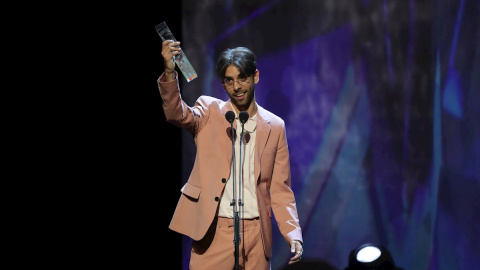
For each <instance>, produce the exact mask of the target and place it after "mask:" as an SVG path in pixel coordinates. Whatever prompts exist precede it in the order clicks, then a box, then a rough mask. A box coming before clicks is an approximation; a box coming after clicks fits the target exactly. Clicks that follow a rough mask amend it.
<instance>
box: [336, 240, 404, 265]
mask: <svg viewBox="0 0 480 270" xmlns="http://www.w3.org/2000/svg"><path fill="white" fill-rule="evenodd" d="M373 269H375V270H398V269H401V268H397V267H396V266H395V262H394V261H393V258H392V256H391V255H390V252H388V250H387V249H386V248H385V247H383V246H381V245H377V244H372V243H366V244H363V245H361V246H359V247H357V248H355V249H353V250H352V251H350V254H349V256H348V267H347V268H345V270H373Z"/></svg>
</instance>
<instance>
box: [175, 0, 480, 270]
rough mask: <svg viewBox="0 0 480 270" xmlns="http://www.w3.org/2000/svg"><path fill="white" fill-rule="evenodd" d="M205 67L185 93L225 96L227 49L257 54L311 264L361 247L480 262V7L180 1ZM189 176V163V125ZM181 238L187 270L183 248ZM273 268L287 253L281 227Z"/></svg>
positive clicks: (339, 264)
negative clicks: (284, 144)
mask: <svg viewBox="0 0 480 270" xmlns="http://www.w3.org/2000/svg"><path fill="white" fill-rule="evenodd" d="M182 5H183V8H182V10H183V12H182V39H181V41H182V42H183V46H182V47H183V49H184V51H185V52H186V54H187V56H188V57H189V59H190V61H191V62H192V64H193V65H194V67H195V68H196V71H197V73H198V74H199V77H198V79H196V80H194V81H192V82H190V83H187V82H186V80H185V79H183V78H182V81H181V82H182V87H183V88H182V89H183V98H184V100H185V101H186V102H187V103H188V104H190V105H193V104H194V102H195V100H196V99H197V98H198V97H199V96H200V95H201V94H207V95H213V96H217V97H221V98H227V96H226V94H225V93H224V91H223V89H222V87H221V84H220V82H219V80H218V79H217V78H216V76H215V74H214V70H213V67H214V64H215V59H216V57H217V56H218V54H219V53H220V52H221V51H222V50H224V49H225V48H227V47H236V46H246V47H249V48H251V49H252V50H253V51H254V52H256V55H257V58H258V62H259V66H258V69H259V70H260V83H259V84H258V85H257V87H256V90H257V91H256V97H257V102H258V103H259V104H261V105H263V106H264V107H265V108H267V109H268V110H270V111H272V112H274V113H276V114H277V115H279V116H281V117H282V118H283V119H284V120H285V122H286V128H287V136H288V143H289V149H290V153H291V166H292V186H293V190H294V191H295V193H296V195H297V203H298V205H297V206H298V209H299V214H300V221H301V224H302V228H303V230H304V237H305V243H304V245H305V252H304V256H303V257H304V258H305V259H307V260H316V261H321V262H323V263H324V264H326V265H329V266H331V267H333V268H335V269H343V268H344V267H345V266H346V265H347V263H348V262H347V258H348V253H349V251H350V250H352V249H353V248H355V247H357V246H359V245H360V244H362V243H365V242H375V243H380V244H382V245H384V246H386V247H387V249H388V250H390V252H391V253H392V255H393V257H394V259H395V261H396V262H397V265H398V266H400V267H403V268H404V269H409V270H415V269H445V270H446V269H476V268H480V260H479V259H478V256H477V255H476V254H480V245H479V243H478V240H477V239H480V233H479V232H480V230H479V229H478V228H479V227H480V215H479V213H480V202H479V199H478V198H479V197H480V170H479V169H478V168H479V167H480V109H479V108H480V106H479V105H480V93H479V91H480V89H479V88H480V80H479V75H478V74H480V50H479V48H480V38H479V34H480V31H479V30H478V29H479V20H478V17H479V15H480V13H479V5H480V4H479V2H478V1H475V0H460V1H452V0H428V1H415V0H409V1H391V0H390V1H389V0H383V1H368V0H365V1H349V0H336V1H308V0H304V1H298V0H297V1H286V0H284V1H281V0H279V1H220V0H217V1H211V0H210V1H207V0H203V1H202V0H200V1H189V0H183V1H182ZM182 138H183V139H182V145H183V147H182V164H183V167H182V168H183V169H182V177H181V181H182V183H184V182H185V181H186V179H187V177H188V174H189V172H190V169H191V166H192V162H193V159H194V147H193V140H192V138H191V136H190V135H189V134H188V133H186V132H183V133H182ZM188 242H189V241H188V240H187V239H184V243H185V248H184V252H183V258H184V268H183V269H187V261H188V256H189V250H188ZM273 256H274V257H273V263H272V269H275V270H278V269H283V268H284V267H285V265H286V262H287V260H288V258H289V256H290V253H289V249H288V245H287V244H286V243H285V241H284V240H283V238H282V237H281V236H280V234H279V233H278V231H275V235H274V250H273Z"/></svg>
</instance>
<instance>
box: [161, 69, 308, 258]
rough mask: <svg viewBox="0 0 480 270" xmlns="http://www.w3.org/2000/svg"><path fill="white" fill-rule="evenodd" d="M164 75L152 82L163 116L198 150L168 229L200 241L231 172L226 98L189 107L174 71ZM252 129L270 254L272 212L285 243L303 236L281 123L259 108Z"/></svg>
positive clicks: (263, 225) (207, 99)
mask: <svg viewBox="0 0 480 270" xmlns="http://www.w3.org/2000/svg"><path fill="white" fill-rule="evenodd" d="M163 76H164V75H163V74H162V76H160V78H159V79H158V81H157V82H158V86H159V91H160V95H161V97H162V100H163V110H164V113H165V117H166V120H167V122H169V123H171V124H173V125H175V126H178V127H181V128H185V129H187V130H188V131H190V132H191V133H192V134H193V136H194V140H195V145H196V148H197V153H196V157H195V162H194V165H193V169H192V171H191V174H190V176H189V178H188V180H187V182H186V183H185V185H184V186H183V187H182V189H181V195H180V199H179V201H178V204H177V207H176V209H175V212H174V214H173V217H172V220H171V223H170V226H169V228H170V229H172V230H173V231H176V232H178V233H181V234H184V235H186V236H189V237H190V238H192V239H193V240H200V239H202V238H203V237H204V236H205V234H206V232H207V230H208V228H209V226H210V225H211V223H212V221H213V220H214V218H215V215H216V213H217V209H218V206H219V203H220V198H221V196H222V192H223V189H224V188H225V185H226V183H225V182H226V181H225V180H227V179H228V178H229V175H230V168H231V161H232V142H231V140H230V137H229V134H231V133H229V132H230V128H231V125H230V123H229V122H228V121H227V120H226V119H225V113H226V112H227V111H229V110H232V106H231V101H230V100H228V101H227V102H225V101H222V100H219V99H216V98H213V97H209V96H201V97H200V98H198V99H197V101H196V103H195V105H194V106H193V107H190V106H188V105H187V104H186V103H185V102H184V101H183V100H182V98H181V94H180V90H179V86H178V74H177V80H175V81H173V82H163ZM257 106H258V104H257ZM234 128H236V121H234ZM256 132H257V135H256V140H255V154H254V156H255V157H254V164H255V165H254V171H255V179H256V193H257V202H258V211H259V214H260V217H259V218H260V223H261V232H262V241H263V247H264V251H265V255H266V256H267V257H269V258H270V257H271V256H272V223H271V217H272V210H273V213H274V215H275V219H276V221H277V224H278V228H279V231H280V232H281V234H282V235H283V237H284V238H285V240H286V241H287V243H288V244H290V241H292V240H299V241H302V242H303V239H302V231H301V228H300V225H299V219H298V213H297V208H296V202H295V197H294V194H293V192H292V189H291V183H290V158H289V152H288V145H287V138H286V134H285V123H284V121H283V120H282V119H281V118H279V117H278V116H276V115H274V114H273V113H271V112H269V111H267V110H265V109H263V108H262V107H260V106H258V112H257V128H256ZM232 211H233V210H232Z"/></svg>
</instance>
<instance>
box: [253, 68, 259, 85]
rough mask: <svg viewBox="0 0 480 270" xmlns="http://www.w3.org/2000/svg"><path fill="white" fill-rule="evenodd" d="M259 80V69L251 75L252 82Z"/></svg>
mask: <svg viewBox="0 0 480 270" xmlns="http://www.w3.org/2000/svg"><path fill="white" fill-rule="evenodd" d="M259 81H260V71H258V69H257V70H255V75H253V82H254V83H255V84H257V83H258V82H259Z"/></svg>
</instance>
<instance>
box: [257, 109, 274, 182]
mask: <svg viewBox="0 0 480 270" xmlns="http://www.w3.org/2000/svg"><path fill="white" fill-rule="evenodd" d="M257 108H258V110H257V131H256V132H257V135H256V139H255V145H256V147H255V150H256V151H255V157H254V162H255V169H254V171H255V179H258V177H259V176H260V159H261V157H262V154H263V150H265V146H266V145H267V141H268V138H269V136H270V130H271V126H270V117H269V116H268V114H267V113H266V111H265V110H264V109H263V108H262V107H260V106H259V105H258V104H257Z"/></svg>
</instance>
